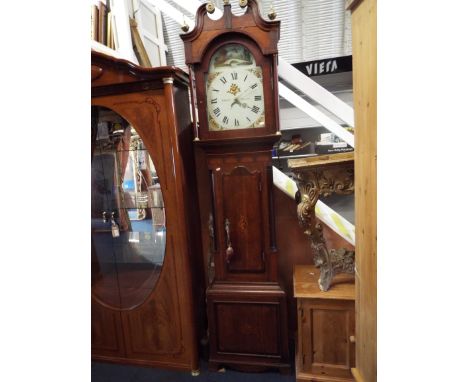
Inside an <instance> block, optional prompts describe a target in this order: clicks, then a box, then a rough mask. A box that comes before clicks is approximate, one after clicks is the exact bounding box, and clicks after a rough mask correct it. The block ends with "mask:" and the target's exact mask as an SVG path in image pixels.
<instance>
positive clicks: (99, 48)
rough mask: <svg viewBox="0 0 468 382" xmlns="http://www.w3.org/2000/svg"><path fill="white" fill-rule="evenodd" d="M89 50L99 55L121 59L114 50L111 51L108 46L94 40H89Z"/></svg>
mask: <svg viewBox="0 0 468 382" xmlns="http://www.w3.org/2000/svg"><path fill="white" fill-rule="evenodd" d="M91 49H92V50H94V51H96V52H99V53H104V54H107V55H108V56H112V57H116V58H122V57H121V56H120V55H119V53H118V52H117V51H116V50H114V49H111V48H109V47H108V46H106V45H104V44H101V43H100V42H99V41H96V40H91Z"/></svg>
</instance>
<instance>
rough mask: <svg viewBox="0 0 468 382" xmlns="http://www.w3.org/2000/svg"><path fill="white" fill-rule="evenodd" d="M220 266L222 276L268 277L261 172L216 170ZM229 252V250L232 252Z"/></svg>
mask: <svg viewBox="0 0 468 382" xmlns="http://www.w3.org/2000/svg"><path fill="white" fill-rule="evenodd" d="M215 173H216V175H215V179H214V180H215V198H216V210H217V211H216V212H217V213H216V216H217V218H218V222H217V227H218V238H219V239H218V242H219V243H220V244H221V245H220V248H219V256H218V265H220V267H219V268H221V269H220V270H221V272H220V273H218V272H217V273H218V274H220V275H221V278H222V279H225V280H243V278H244V277H243V274H249V275H250V277H252V276H254V277H255V274H257V277H259V278H263V277H264V276H265V270H266V269H265V248H264V216H263V213H262V211H263V209H262V206H263V198H262V188H263V185H262V181H263V179H262V172H261V171H260V170H254V171H250V170H249V169H247V168H246V167H244V166H237V167H235V168H234V169H233V170H232V171H229V172H228V171H223V170H221V169H220V170H218V171H216V172H215ZM229 252H230V253H229Z"/></svg>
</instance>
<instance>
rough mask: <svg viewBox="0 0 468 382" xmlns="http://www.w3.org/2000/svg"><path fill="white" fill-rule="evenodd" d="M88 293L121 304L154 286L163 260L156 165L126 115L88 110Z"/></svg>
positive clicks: (128, 305)
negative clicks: (89, 134) (89, 148)
mask: <svg viewBox="0 0 468 382" xmlns="http://www.w3.org/2000/svg"><path fill="white" fill-rule="evenodd" d="M91 116H92V118H91V125H92V128H91V140H92V144H91V150H92V161H91V235H92V252H91V253H92V292H93V294H94V295H95V297H96V298H98V299H100V300H101V301H102V302H104V303H106V304H108V305H111V306H114V307H118V308H123V309H128V308H132V307H134V306H136V305H139V304H141V303H142V302H143V301H144V300H145V299H146V298H147V297H148V295H149V294H150V293H151V291H152V290H153V289H154V287H155V285H156V282H157V280H158V278H159V274H160V272H161V268H162V264H163V261H164V254H165V244H166V221H165V210H164V201H163V197H162V193H161V186H160V184H159V178H158V175H157V172H156V168H155V166H154V164H153V162H152V160H151V158H150V156H149V154H148V152H147V150H146V148H145V145H144V142H143V141H142V139H141V138H140V136H139V135H138V133H137V132H136V130H135V129H134V127H133V126H132V125H130V124H129V123H128V122H127V121H126V120H125V119H123V118H122V117H121V116H120V115H118V114H117V113H115V112H114V111H112V110H110V109H107V108H104V107H93V108H92V113H91Z"/></svg>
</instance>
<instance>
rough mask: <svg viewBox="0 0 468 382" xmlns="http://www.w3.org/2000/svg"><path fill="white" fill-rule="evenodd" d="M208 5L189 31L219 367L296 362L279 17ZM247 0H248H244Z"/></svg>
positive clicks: (251, 4)
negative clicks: (276, 206) (288, 284)
mask: <svg viewBox="0 0 468 382" xmlns="http://www.w3.org/2000/svg"><path fill="white" fill-rule="evenodd" d="M224 3H225V5H224V13H223V16H222V17H221V18H220V19H218V20H212V19H211V18H210V17H209V16H208V14H207V13H208V11H209V5H207V6H205V5H203V6H201V7H200V8H199V9H198V11H197V14H196V25H195V28H194V29H193V30H192V31H190V32H189V33H187V34H184V35H182V36H181V37H182V39H183V41H184V44H185V56H186V63H187V65H188V67H189V70H190V77H191V84H192V102H193V104H192V106H193V107H192V109H193V110H194V111H196V112H194V114H195V115H194V119H195V122H196V123H195V124H194V126H195V145H196V157H197V182H198V189H199V202H200V204H201V214H200V215H201V229H202V233H203V246H204V253H205V261H206V264H207V275H206V282H207V290H206V301H207V314H208V333H209V344H210V357H209V363H210V367H211V368H217V367H220V366H230V367H235V368H238V369H241V370H249V371H252V370H263V369H265V368H271V367H274V368H278V369H280V370H285V369H288V368H289V367H290V365H289V353H288V338H287V321H286V320H287V317H286V296H285V292H284V289H283V288H282V287H281V286H280V285H279V283H278V272H277V257H278V250H277V248H276V244H275V220H274V213H273V212H274V211H273V203H272V168H271V157H272V155H271V151H272V147H273V144H274V143H275V142H276V141H277V140H278V139H279V137H280V134H279V123H278V76H277V44H278V40H279V28H280V23H279V21H266V20H264V19H263V18H262V17H261V16H260V13H259V9H258V5H257V3H256V1H255V0H249V1H245V2H241V5H244V6H246V10H245V13H244V14H243V15H241V16H236V15H234V14H232V12H231V6H230V4H229V1H225V2H224ZM242 3H243V4H242Z"/></svg>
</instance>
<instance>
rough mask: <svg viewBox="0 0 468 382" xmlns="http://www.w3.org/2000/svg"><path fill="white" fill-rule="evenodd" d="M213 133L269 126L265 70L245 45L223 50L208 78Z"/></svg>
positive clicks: (207, 94)
mask: <svg viewBox="0 0 468 382" xmlns="http://www.w3.org/2000/svg"><path fill="white" fill-rule="evenodd" d="M206 102H207V115H208V129H209V130H210V131H219V130H237V129H249V128H258V127H265V103H264V94H263V75H262V68H261V67H260V66H257V65H256V62H255V59H254V57H253V56H252V54H251V53H250V51H249V50H248V49H247V48H246V47H244V46H243V45H241V44H228V45H224V46H222V47H221V48H219V49H218V50H217V51H216V52H215V54H214V55H213V57H212V58H211V61H210V66H209V70H208V73H207V75H206Z"/></svg>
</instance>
